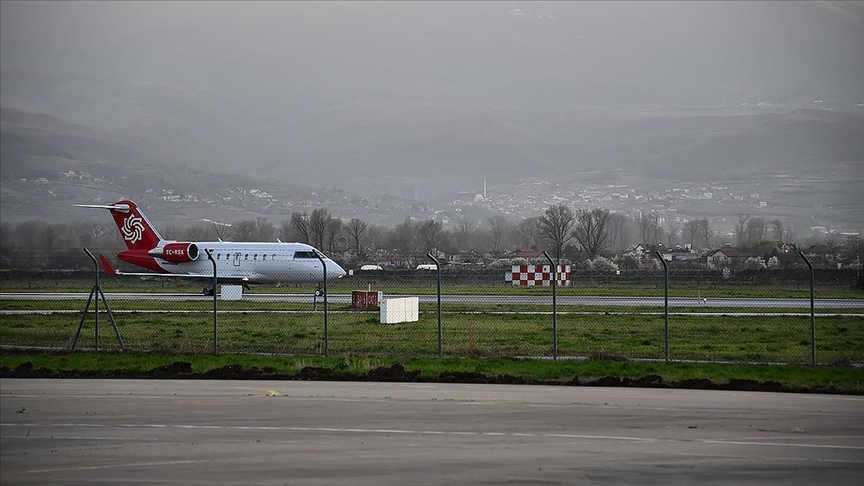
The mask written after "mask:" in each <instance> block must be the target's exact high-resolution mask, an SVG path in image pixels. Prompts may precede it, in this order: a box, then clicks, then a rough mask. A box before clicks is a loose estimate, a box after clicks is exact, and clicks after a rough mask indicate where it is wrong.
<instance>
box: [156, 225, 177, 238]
mask: <svg viewBox="0 0 864 486" xmlns="http://www.w3.org/2000/svg"><path fill="white" fill-rule="evenodd" d="M160 233H161V234H162V237H163V238H165V239H166V240H176V239H177V238H179V237H180V228H178V227H176V226H174V225H173V224H169V225H168V226H166V227H165V228H164V229H163V230H162V231H160Z"/></svg>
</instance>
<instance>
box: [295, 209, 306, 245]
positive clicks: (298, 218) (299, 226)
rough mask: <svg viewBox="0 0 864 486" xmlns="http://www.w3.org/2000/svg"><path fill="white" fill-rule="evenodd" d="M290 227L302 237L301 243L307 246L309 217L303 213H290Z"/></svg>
mask: <svg viewBox="0 0 864 486" xmlns="http://www.w3.org/2000/svg"><path fill="white" fill-rule="evenodd" d="M291 227H292V228H294V229H295V230H297V232H298V233H300V236H302V237H303V243H306V244H307V245H308V244H309V215H308V214H306V213H305V212H303V213H301V212H299V211H294V212H293V213H291Z"/></svg>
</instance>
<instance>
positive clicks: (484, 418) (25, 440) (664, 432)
mask: <svg viewBox="0 0 864 486" xmlns="http://www.w3.org/2000/svg"><path fill="white" fill-rule="evenodd" d="M0 398H2V400H0V444H2V448H0V458H2V464H3V467H2V470H0V482H2V483H3V484H4V485H6V484H9V485H13V484H34V485H35V484H46V483H57V482H61V483H64V482H65V483H72V484H80V483H86V484H98V483H103V484H117V483H130V482H131V483H143V482H148V483H161V484H165V483H169V484H181V483H182V484H208V485H210V484H237V483H246V484H280V485H281V484H300V485H306V484H309V485H318V484H349V483H350V484H360V485H363V484H370V485H371V484H374V485H389V484H393V485H396V484H398V485H403V484H415V485H427V484H428V485H433V484H574V483H585V482H590V483H595V484H754V485H755V484H760V485H764V484H778V485H780V484H783V485H786V484H860V478H861V477H862V475H864V397H857V396H832V395H800V394H775V393H755V392H730V391H695V390H672V389H669V390H664V389H631V388H591V387H548V386H504V385H464V384H459V385H457V384H411V383H394V384H386V383H345V382H299V381H297V382H295V381H278V382H274V381H269V382H268V381H260V382H255V381H204V380H200V381H169V380H165V381H148V380H12V379H4V380H0Z"/></svg>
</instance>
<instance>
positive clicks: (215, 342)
mask: <svg viewBox="0 0 864 486" xmlns="http://www.w3.org/2000/svg"><path fill="white" fill-rule="evenodd" d="M204 252H205V253H207V258H208V259H209V260H210V262H211V263H213V354H219V351H218V349H219V348H218V345H219V332H218V329H219V328H218V327H217V325H216V292H217V291H218V290H217V285H218V281H217V279H216V260H214V259H213V249H212V248H208V249H206V250H204Z"/></svg>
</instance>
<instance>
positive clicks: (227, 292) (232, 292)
mask: <svg viewBox="0 0 864 486" xmlns="http://www.w3.org/2000/svg"><path fill="white" fill-rule="evenodd" d="M219 296H220V297H221V298H222V300H242V299H243V286H242V285H223V286H222V292H221V294H220V295H219Z"/></svg>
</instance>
